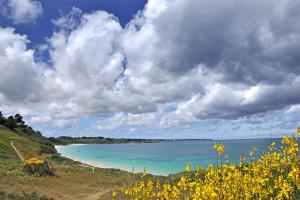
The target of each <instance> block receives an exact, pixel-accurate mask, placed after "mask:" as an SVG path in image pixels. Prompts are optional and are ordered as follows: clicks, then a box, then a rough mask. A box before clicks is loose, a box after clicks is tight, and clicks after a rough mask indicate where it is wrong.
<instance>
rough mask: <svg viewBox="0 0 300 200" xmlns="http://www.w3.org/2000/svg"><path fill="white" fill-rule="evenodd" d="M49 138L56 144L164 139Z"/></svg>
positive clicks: (158, 140) (138, 141) (144, 141)
mask: <svg viewBox="0 0 300 200" xmlns="http://www.w3.org/2000/svg"><path fill="white" fill-rule="evenodd" d="M49 140H50V141H51V142H52V143H53V144H56V145H68V144H119V143H155V142H161V141H163V140H162V139H131V138H105V137H101V136H100V137H69V136H61V137H57V138H54V137H50V138H49Z"/></svg>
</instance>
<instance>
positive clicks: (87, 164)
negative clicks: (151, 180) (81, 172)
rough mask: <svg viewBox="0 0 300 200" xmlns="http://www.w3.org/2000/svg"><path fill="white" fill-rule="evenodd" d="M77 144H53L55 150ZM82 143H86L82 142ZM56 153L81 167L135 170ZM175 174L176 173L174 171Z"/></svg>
mask: <svg viewBox="0 0 300 200" xmlns="http://www.w3.org/2000/svg"><path fill="white" fill-rule="evenodd" d="M79 145H82V144H68V145H55V149H56V150H57V148H56V147H64V146H79ZM83 145H86V144H83ZM58 154H59V155H60V156H61V157H63V158H67V159H70V160H73V161H75V162H78V163H80V166H82V167H89V168H91V169H92V170H93V171H94V169H95V168H98V169H114V170H120V171H124V172H128V173H132V172H133V169H134V170H136V169H135V168H127V167H117V166H113V165H108V164H104V163H94V162H91V161H86V160H85V161H84V160H82V159H78V158H74V157H73V158H72V157H67V156H64V155H62V154H61V153H59V152H58ZM142 172H143V170H142V169H141V170H137V171H134V173H142ZM147 173H148V174H151V175H154V176H169V175H171V174H172V173H171V174H165V173H159V172H147ZM174 174H176V173H174Z"/></svg>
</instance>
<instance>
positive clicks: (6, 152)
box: [0, 125, 56, 159]
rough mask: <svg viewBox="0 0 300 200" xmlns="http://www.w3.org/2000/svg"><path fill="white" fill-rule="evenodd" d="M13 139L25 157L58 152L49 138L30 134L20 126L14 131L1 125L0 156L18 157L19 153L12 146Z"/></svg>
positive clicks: (5, 157) (4, 157) (3, 157)
mask: <svg viewBox="0 0 300 200" xmlns="http://www.w3.org/2000/svg"><path fill="white" fill-rule="evenodd" d="M11 141H13V142H14V145H15V146H16V148H17V149H18V150H19V151H20V152H21V153H22V154H23V156H24V158H25V159H29V158H31V157H36V156H40V155H42V154H43V153H56V150H55V148H54V146H53V145H52V144H51V142H49V141H48V140H47V138H44V137H43V136H39V135H34V134H32V135H29V134H27V133H24V132H23V130H21V129H20V128H17V129H16V130H14V131H13V130H10V129H8V128H7V127H5V126H3V125H0V158H2V159H18V155H17V154H16V152H15V151H14V149H13V147H12V146H11Z"/></svg>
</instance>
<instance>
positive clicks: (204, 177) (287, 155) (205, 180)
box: [112, 137, 300, 200]
mask: <svg viewBox="0 0 300 200" xmlns="http://www.w3.org/2000/svg"><path fill="white" fill-rule="evenodd" d="M214 148H215V149H216V151H217V156H218V167H213V166H212V165H209V166H208V167H207V168H206V169H202V168H201V167H200V166H199V167H198V168H197V170H196V171H193V172H191V164H190V163H188V164H187V166H186V172H185V173H184V175H183V176H181V177H180V178H179V179H178V181H175V182H174V183H170V182H169V181H166V182H162V183H161V182H159V181H153V180H151V179H142V180H140V181H137V182H135V183H133V184H132V185H130V186H128V187H125V188H123V189H121V191H114V192H113V193H112V196H113V197H114V198H115V199H136V200H139V199H143V200H146V199H161V200H168V199H170V200H176V199H190V200H201V199H212V200H215V199H216V200H219V199H226V200H227V199H237V200H239V199H300V158H299V149H298V143H297V139H296V138H295V137H283V138H282V141H281V147H280V148H276V144H275V142H273V143H272V144H271V145H270V146H269V148H268V151H267V152H265V153H263V154H262V156H261V157H260V158H259V159H256V160H255V161H253V159H252V161H250V162H247V163H246V162H245V157H244V156H241V159H240V164H239V165H233V164H231V165H229V164H221V163H220V164H219V158H220V157H221V156H222V154H223V153H224V146H223V145H222V144H215V145H214ZM254 154H255V149H252V150H251V151H250V157H253V156H254ZM250 160H251V159H250Z"/></svg>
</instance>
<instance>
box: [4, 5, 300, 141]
mask: <svg viewBox="0 0 300 200" xmlns="http://www.w3.org/2000/svg"><path fill="white" fill-rule="evenodd" d="M299 9H300V1H298V0H274V1H261V0H242V1H238V0H223V1H219V0H209V1H208V0H148V1H146V0H122V1H119V0H101V1H100V0H89V1H80V0H51V1H50V0H0V72H1V73H0V110H1V111H2V112H3V113H4V114H5V115H12V114H15V113H20V114H21V115H23V116H24V118H25V120H26V121H27V123H28V124H30V125H31V126H32V127H33V128H35V129H37V130H40V131H41V132H43V134H44V135H46V136H61V135H70V136H105V137H116V138H120V137H131V138H212V139H230V138H265V137H280V136H281V135H283V134H286V135H291V134H295V133H296V128H297V126H299V125H300V118H299V116H300V92H299V91H300V53H299V52H300V24H299V20H300V13H299V12H298V11H299Z"/></svg>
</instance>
